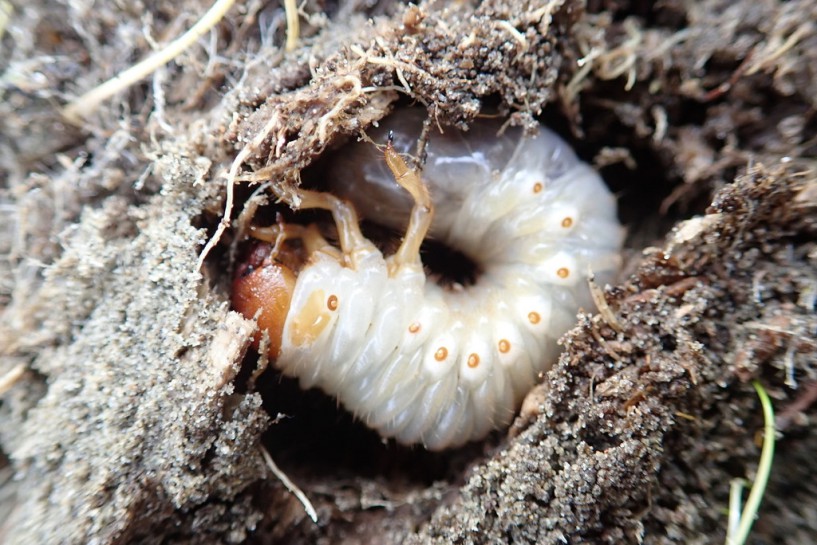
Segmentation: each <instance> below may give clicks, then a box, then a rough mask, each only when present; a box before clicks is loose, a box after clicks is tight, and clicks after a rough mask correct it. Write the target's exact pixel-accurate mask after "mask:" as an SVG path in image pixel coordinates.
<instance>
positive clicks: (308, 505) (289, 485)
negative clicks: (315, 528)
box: [260, 447, 318, 524]
mask: <svg viewBox="0 0 817 545" xmlns="http://www.w3.org/2000/svg"><path fill="white" fill-rule="evenodd" d="M260 448H261V455H262V456H264V460H265V461H266V462H267V466H268V467H269V468H270V471H272V472H273V473H274V474H275V476H276V477H278V480H279V481H281V482H282V483H283V484H284V486H285V487H286V489H287V490H289V491H290V492H291V493H292V494H293V495H294V496H295V497H296V498H298V501H300V502H301V504H302V505H303V506H304V510H305V511H306V514H307V515H309V518H310V519H312V522H314V523H315V524H317V523H318V513H317V512H316V511H315V508H314V507H312V502H310V501H309V498H307V497H306V494H304V493H303V491H302V490H301V489H300V488H298V487H297V486H295V483H293V482H292V481H290V480H289V477H287V476H286V473H284V472H283V471H281V469H280V468H279V467H278V466H277V465H276V464H275V462H274V461H273V459H272V456H270V453H269V452H267V449H265V448H264V447H260Z"/></svg>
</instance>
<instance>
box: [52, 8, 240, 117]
mask: <svg viewBox="0 0 817 545" xmlns="http://www.w3.org/2000/svg"><path fill="white" fill-rule="evenodd" d="M233 3H235V0H217V1H216V3H215V4H213V6H212V7H211V8H210V9H209V10H207V13H205V14H204V15H203V16H202V18H201V19H199V21H198V22H197V23H196V24H195V25H193V27H192V28H190V30H188V31H187V32H185V33H184V34H182V35H181V36H179V37H178V38H176V39H175V40H174V41H172V42H170V43H169V44H167V46H165V48H164V49H160V50H159V51H156V52H155V53H153V54H152V55H151V56H149V57H148V58H146V59H144V60H143V61H141V62H138V63H136V64H135V65H133V66H131V67H130V68H128V69H127V70H125V71H124V72H122V73H120V74H117V75H116V76H114V77H112V78H111V79H109V80H108V81H106V82H105V83H103V84H101V85H99V86H97V87H94V88H93V89H91V90H90V91H88V92H87V93H85V94H84V95H82V96H80V97H79V98H75V99H74V100H72V101H71V102H70V103H69V104H68V106H66V107H65V109H63V111H62V115H63V117H64V118H65V119H66V120H67V121H69V122H70V123H73V124H75V125H80V124H81V123H82V119H83V118H85V117H87V116H88V115H89V114H90V113H91V112H93V111H94V110H96V109H97V107H98V106H99V105H100V104H101V103H102V102H103V101H104V100H106V99H108V98H110V97H112V96H113V95H115V94H116V93H118V92H120V91H123V90H125V89H127V88H128V87H130V86H131V85H133V84H135V83H136V82H138V81H140V80H141V79H142V78H144V77H146V76H148V75H150V74H152V73H153V72H155V71H156V70H158V69H159V67H161V66H164V65H165V64H167V63H168V62H170V61H172V60H173V59H174V58H176V57H178V56H179V55H180V54H181V53H182V52H183V51H184V50H185V49H187V48H188V47H190V46H191V45H192V44H193V43H194V42H195V41H196V40H198V39H199V38H201V37H202V36H203V35H204V34H205V33H206V32H207V31H209V30H210V29H211V28H213V27H214V26H215V25H216V24H217V23H218V22H219V21H221V20H222V19H223V18H224V15H225V14H226V13H227V11H228V10H229V9H230V7H232V5H233Z"/></svg>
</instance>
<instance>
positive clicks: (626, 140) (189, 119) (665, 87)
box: [0, 0, 817, 544]
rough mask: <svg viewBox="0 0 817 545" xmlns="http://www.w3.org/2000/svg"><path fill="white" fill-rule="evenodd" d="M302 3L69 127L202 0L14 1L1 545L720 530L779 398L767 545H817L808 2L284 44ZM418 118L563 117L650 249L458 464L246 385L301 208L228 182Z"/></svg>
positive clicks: (566, 538) (405, 22) (346, 13)
mask: <svg viewBox="0 0 817 545" xmlns="http://www.w3.org/2000/svg"><path fill="white" fill-rule="evenodd" d="M282 6H283V4H282V3H278V2H264V1H260V0H259V1H256V0H249V1H247V2H243V3H239V5H237V6H233V7H232V8H231V9H230V10H229V11H228V12H227V14H226V15H225V17H224V18H223V20H221V21H220V22H219V23H218V24H217V25H216V26H215V27H214V29H213V30H212V31H210V32H209V33H207V34H205V36H204V37H202V38H201V39H199V40H198V41H196V42H195V43H194V44H193V45H192V46H190V47H188V48H187V49H185V50H184V52H183V53H181V55H179V56H178V57H177V58H176V59H175V60H174V61H172V62H171V63H169V64H167V65H164V66H162V67H160V68H159V69H158V70H156V71H155V72H153V73H152V74H151V75H150V76H149V77H147V78H145V79H142V80H140V81H138V82H137V83H135V84H134V85H131V86H129V87H128V88H127V89H126V90H124V91H122V92H120V93H117V94H116V95H115V96H113V97H111V98H109V99H107V100H105V101H103V102H102V103H100V104H99V105H98V107H95V108H91V107H90V106H88V104H87V103H86V104H85V106H88V107H87V108H86V109H84V110H83V112H82V119H81V120H80V121H79V123H78V125H77V124H73V123H71V122H69V121H68V120H67V119H66V118H65V117H64V110H63V108H64V107H65V106H66V105H67V104H69V103H71V101H72V100H75V99H77V97H80V96H81V95H83V93H85V92H86V91H88V90H90V89H92V88H94V87H96V86H97V85H99V84H101V83H102V82H103V81H105V80H107V79H108V78H110V77H112V76H114V75H115V74H118V73H120V72H121V71H122V70H124V69H126V68H128V67H129V66H131V65H133V64H134V63H136V62H138V61H139V60H141V59H143V58H145V57H147V56H148V55H149V54H150V53H151V51H153V50H154V49H156V48H158V47H160V45H159V44H165V43H168V42H170V41H172V40H173V39H174V38H175V37H177V36H179V35H180V34H181V33H182V32H183V31H184V30H185V29H187V28H189V27H190V26H192V25H193V24H194V22H195V21H196V20H197V19H198V18H199V17H200V16H201V14H203V13H204V12H205V11H206V10H207V9H209V7H210V6H209V4H207V3H206V2H201V1H200V0H184V1H180V2H173V3H167V2H139V1H137V2H125V3H96V4H93V5H92V4H89V3H82V2H75V1H68V2H49V1H46V0H38V1H33V2H27V3H26V4H25V7H23V6H22V4H20V5H18V4H17V3H9V2H8V1H6V0H0V74H2V76H0V97H2V100H0V119H2V120H3V121H2V123H0V173H2V178H0V216H2V219H0V312H1V313H2V319H1V320H0V396H2V397H1V398H0V399H2V401H1V402H0V403H1V404H0V521H2V522H0V541H2V542H4V543H14V544H16V543H66V544H68V543H94V544H106V543H160V542H161V543H242V542H246V543H294V544H297V543H348V544H359V543H504V542H519V543H557V542H559V543H647V544H667V543H693V544H694V543H701V544H708V543H724V542H725V540H726V528H727V524H728V515H727V513H728V503H729V495H730V485H731V483H732V481H733V479H748V480H749V481H751V480H752V479H753V478H754V476H755V473H756V471H757V467H758V460H759V457H760V445H761V443H762V440H763V435H762V430H763V424H764V421H763V414H762V411H761V408H760V402H759V400H758V396H757V394H756V393H755V390H754V388H753V385H752V382H753V381H757V382H758V383H760V384H762V386H763V387H764V388H765V390H766V391H767V392H768V393H769V395H770V396H771V397H772V402H773V405H774V407H775V409H776V414H777V419H776V426H777V444H776V452H775V457H774V462H773V466H772V471H771V480H770V482H769V486H768V489H767V491H766V494H765V495H764V497H763V501H762V504H761V508H760V512H759V516H758V519H757V521H756V522H755V524H754V528H753V531H752V534H751V536H750V538H749V542H750V543H780V544H798V543H813V542H814V536H815V535H817V481H815V480H814V479H813V475H814V474H815V471H817V468H815V464H816V463H817V461H815V458H814V457H813V453H814V452H815V451H817V433H815V427H814V426H813V425H811V420H812V419H813V418H814V415H815V403H814V402H815V400H817V342H816V341H815V338H817V176H816V175H815V172H817V171H816V170H815V168H816V167H817V162H815V157H817V121H816V120H815V111H816V110H817V24H815V22H814V21H817V4H815V3H814V2H813V1H811V0H800V1H797V0H792V1H785V2H784V1H782V0H781V1H773V0H751V1H750V0H738V1H730V2H724V1H721V0H703V1H700V2H686V3H682V2H639V1H632V2H628V1H626V0H595V1H594V0H590V1H588V2H581V1H578V0H551V1H540V2H535V1H530V2H519V1H516V0H489V1H486V2H482V3H480V4H478V5H472V3H470V2H466V1H463V2H451V3H448V2H421V3H419V4H418V5H417V6H413V5H410V4H403V3H398V2H393V1H388V0H383V1H380V2H378V1H376V0H375V1H357V0H348V1H345V2H339V3H338V2H331V1H325V2H324V1H319V0H307V1H306V2H304V3H302V4H301V7H300V8H299V13H300V32H299V36H298V43H297V47H295V48H294V49H292V50H289V51H287V50H285V48H284V43H285V41H286V32H287V25H286V16H285V11H284V8H283V7H282ZM410 104H415V105H420V106H422V107H425V108H426V109H427V110H428V112H429V114H430V115H431V117H432V119H433V120H435V121H436V122H437V123H439V124H440V125H441V126H448V127H452V126H453V128H450V129H449V130H455V129H456V130H464V129H467V127H468V125H469V123H470V122H471V121H472V120H473V119H474V118H475V117H476V116H477V115H498V116H502V117H504V118H507V119H508V120H509V123H511V124H515V125H522V126H525V127H527V128H529V129H531V130H533V128H534V127H535V123H536V121H539V120H541V121H543V122H545V123H547V124H548V125H549V126H551V127H553V128H554V129H555V130H557V131H558V132H559V133H560V134H562V135H563V136H564V137H566V138H567V139H568V140H570V141H571V143H572V144H574V145H575V147H576V149H577V152H578V153H579V155H580V156H582V157H583V158H584V159H585V160H588V161H591V162H593V163H594V164H595V165H596V166H597V167H598V168H599V170H600V172H601V174H602V175H603V177H604V178H605V180H606V181H607V182H608V184H609V185H610V187H611V188H612V189H613V190H614V191H615V192H616V193H617V194H618V195H619V197H620V199H619V201H620V216H621V218H622V220H623V221H624V223H625V225H626V226H627V229H628V233H629V234H628V240H627V250H626V253H625V261H626V266H625V269H624V271H623V272H622V274H621V276H620V278H619V279H618V281H617V285H615V286H608V287H607V288H606V290H605V291H604V295H603V297H602V298H601V299H602V300H600V301H599V309H585V310H587V311H593V312H597V314H595V315H591V314H587V313H581V314H580V316H579V319H578V324H577V326H576V328H574V329H573V330H572V331H570V332H569V333H568V334H567V335H566V336H565V337H564V339H563V341H562V342H563V344H564V348H565V351H564V353H563V355H562V357H561V359H560V360H559V362H558V363H557V364H556V365H555V366H554V368H553V369H552V370H551V371H550V372H549V373H548V374H547V376H545V377H543V383H542V384H541V385H540V386H538V387H537V388H536V389H535V390H534V391H533V392H531V394H530V395H529V396H528V399H527V400H526V402H525V404H524V406H523V408H522V411H521V414H520V416H519V417H518V418H517V420H516V422H515V423H514V425H513V427H512V428H511V430H510V431H508V432H497V433H495V434H493V435H492V436H491V437H489V438H488V439H487V440H485V441H484V442H481V443H477V444H471V445H468V446H466V447H464V448H462V449H458V450H455V451H447V452H442V453H429V452H426V451H424V450H423V449H421V448H406V447H401V446H398V445H395V444H393V443H391V442H386V441H383V440H381V439H380V438H379V437H377V436H376V435H375V434H374V433H373V432H371V431H370V430H368V429H367V428H365V426H364V425H363V424H361V423H359V422H356V421H355V420H354V418H352V416H350V415H349V414H347V413H345V412H344V411H343V410H342V409H340V408H338V406H337V404H336V402H335V400H333V399H331V398H329V397H327V396H325V395H324V394H322V393H320V392H314V391H309V392H301V391H300V390H299V389H298V388H297V385H296V384H294V383H293V382H291V381H289V380H285V379H282V378H281V377H279V376H277V375H276V374H275V372H274V370H268V371H267V372H266V373H264V374H262V375H260V376H256V375H257V373H256V372H255V371H256V368H257V366H263V365H264V364H265V362H264V361H263V360H261V359H259V358H258V356H257V355H256V354H255V353H254V351H253V350H251V349H250V347H249V344H250V340H251V337H252V335H253V327H254V326H253V323H252V322H250V321H247V320H245V319H243V318H241V317H240V316H239V315H237V314H236V313H234V312H232V311H231V310H230V308H229V287H230V279H231V275H232V269H233V268H234V265H235V255H236V251H237V249H238V246H239V243H240V242H241V240H242V239H243V232H242V231H243V228H244V227H245V226H246V220H247V218H248V217H249V216H251V215H253V213H257V214H259V215H262V216H263V215H266V217H268V218H269V217H272V218H274V216H275V214H276V212H281V213H289V212H288V211H287V210H285V209H284V208H283V207H281V206H280V205H276V204H275V203H273V202H271V200H270V199H267V198H265V197H264V193H258V192H256V193H254V191H255V190H257V189H258V187H259V186H258V185H253V184H251V183H247V182H240V181H237V179H238V178H241V179H246V178H251V177H253V176H255V177H257V178H259V179H261V178H263V179H265V180H267V179H269V180H273V181H274V183H277V184H282V185H281V187H291V186H292V185H294V184H299V183H301V180H302V179H303V180H307V181H308V180H313V182H311V183H316V184H318V185H320V179H321V178H326V177H327V176H331V175H332V172H331V171H330V170H329V169H327V168H326V166H325V161H324V158H325V157H327V156H328V155H330V154H332V153H338V150H340V152H341V153H342V149H343V146H344V144H346V143H347V142H349V141H350V140H352V139H354V138H356V137H357V136H358V135H359V134H360V132H361V130H365V129H366V128H367V127H369V126H370V125H372V124H373V123H375V122H376V121H377V120H379V119H381V118H383V117H385V116H386V115H387V114H388V113H389V112H390V111H392V110H393V109H395V108H402V107H406V106H408V105H410ZM236 158H238V160H236ZM253 173H254V174H253ZM236 174H237V175H238V177H236ZM315 180H317V181H315ZM233 181H236V183H235V184H233V183H231V182H233ZM262 191H263V190H262ZM229 193H232V194H231V195H230V196H229V197H228V194H229ZM225 208H226V209H227V213H226V216H225ZM242 211H244V213H243V214H241V213H242ZM223 217H226V218H228V219H231V220H232V221H231V222H230V225H228V224H227V222H226V221H224V220H223ZM208 242H209V243H208ZM262 450H265V451H266V452H268V453H269V454H270V457H271V459H272V460H274V463H275V464H277V466H270V465H269V463H267V462H265V457H264V455H263V454H262ZM271 467H276V470H277V474H276V472H273V471H272V470H271ZM282 474H283V475H285V476H282ZM287 477H288V479H289V480H290V481H291V484H290V485H289V486H288V485H287V483H286V479H287ZM293 485H294V486H295V487H297V488H298V489H300V491H301V492H302V494H303V495H304V496H305V497H306V498H307V499H308V500H309V501H310V502H311V505H312V506H313V507H314V509H315V513H316V522H314V521H313V520H311V518H310V517H309V516H308V515H307V512H306V510H305V508H304V505H303V504H302V503H301V501H300V499H299V498H298V496H297V495H296V494H294V493H292V492H291V491H290V490H289V488H293Z"/></svg>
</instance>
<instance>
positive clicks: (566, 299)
mask: <svg viewBox="0 0 817 545" xmlns="http://www.w3.org/2000/svg"><path fill="white" fill-rule="evenodd" d="M421 122H422V119H421V118H420V117H418V115H417V114H416V113H413V112H412V111H411V110H409V111H407V112H404V113H400V114H397V115H395V116H392V118H390V119H389V120H388V123H387V124H386V127H385V128H384V129H383V132H385V130H386V129H387V128H388V129H393V130H394V131H395V139H394V146H395V147H392V144H391V141H390V143H389V146H387V148H386V153H385V159H386V160H385V161H384V160H383V156H382V155H381V154H380V153H379V152H377V150H376V148H375V147H374V146H372V145H370V144H368V145H367V144H357V145H356V146H355V147H354V149H352V150H351V151H350V152H349V153H346V154H343V155H341V156H340V158H339V159H337V160H336V162H335V163H334V164H333V166H332V168H331V170H330V172H331V175H332V180H331V183H332V185H333V194H334V195H333V194H328V193H316V192H312V191H301V192H300V197H301V207H302V208H303V207H307V208H324V209H327V210H330V211H331V212H332V215H333V217H334V220H335V223H336V225H337V227H338V234H339V239H340V241H339V242H340V248H339V249H338V248H336V247H335V246H332V245H330V244H329V243H328V242H327V241H326V240H324V239H323V238H322V237H321V236H320V234H319V233H318V232H317V230H316V229H314V228H313V227H300V226H292V225H290V226H285V227H282V226H278V227H273V228H267V229H256V236H257V237H258V238H263V239H266V240H268V241H270V242H278V243H280V241H281V240H282V239H286V238H299V239H301V240H302V242H303V245H304V248H305V249H306V252H307V254H308V255H309V259H308V260H307V262H306V265H304V267H303V268H302V269H301V270H300V271H298V272H297V279H296V280H295V281H294V282H290V281H289V280H288V279H289V278H290V276H289V275H290V273H289V271H288V268H287V267H285V266H283V265H281V264H280V263H277V262H276V261H275V260H274V257H275V256H269V257H268V258H267V259H265V262H264V264H263V265H262V266H259V267H253V268H252V270H251V271H250V272H249V273H247V274H244V275H242V276H239V278H237V279H236V281H235V282H234V287H233V303H234V306H235V307H236V309H237V310H239V311H241V312H243V313H244V314H245V315H247V316H249V317H252V316H255V315H256V312H258V314H259V316H258V318H259V325H260V326H261V327H262V328H264V329H266V330H267V331H268V332H269V334H270V336H271V337H273V338H271V341H272V342H271V346H272V348H271V350H270V355H271V356H272V357H273V358H275V361H276V366H277V367H278V368H279V369H280V370H281V371H283V372H284V373H285V374H287V375H290V376H294V377H298V378H299V379H300V382H301V385H302V386H303V387H304V388H309V387H313V386H317V387H320V388H322V389H323V390H325V391H326V392H329V393H331V394H333V395H336V396H337V397H338V399H339V400H340V401H341V402H342V403H343V405H344V406H345V407H346V408H347V409H349V410H350V411H352V412H353V413H354V414H356V415H357V416H358V417H359V418H360V419H361V420H363V421H364V422H365V423H366V424H367V425H369V426H371V427H373V428H375V429H377V430H378V431H379V432H380V433H381V434H382V435H384V436H386V437H395V438H396V439H397V440H398V441H400V442H402V443H409V444H410V443H422V444H424V445H425V446H426V447H427V448H429V449H442V448H447V447H452V446H457V445H461V444H463V443H465V442H467V441H470V440H475V439H479V438H481V437H483V436H484V435H485V434H486V433H488V432H489V431H490V430H491V429H494V428H498V427H502V426H505V425H507V424H508V423H509V422H510V420H511V418H512V417H513V414H514V412H515V410H516V409H517V408H518V406H519V403H520V402H521V399H522V397H523V396H524V395H525V394H526V393H527V391H528V390H529V389H530V388H531V387H532V386H533V384H534V383H535V382H536V381H537V379H538V377H539V375H540V373H542V372H543V371H545V370H547V369H548V368H549V367H550V366H551V365H552V363H553V362H554V361H555V359H556V358H557V357H558V353H559V349H558V346H557V343H556V341H557V339H558V338H559V337H560V336H561V335H562V334H563V333H564V332H565V331H566V330H567V329H568V328H569V327H570V326H571V325H572V324H573V322H574V319H575V313H576V311H577V310H578V308H579V307H581V306H583V307H584V308H591V305H592V303H591V301H592V299H591V298H590V294H589V291H588V287H587V275H588V273H589V272H591V271H592V272H593V273H594V274H595V275H596V276H597V278H598V277H601V278H604V276H605V275H609V274H612V273H614V272H615V270H616V269H617V268H618V264H619V260H620V258H619V249H620V245H621V240H622V229H621V227H620V226H619V224H618V222H617V220H616V206H615V199H614V197H613V196H612V195H611V194H610V192H609V191H608V189H607V188H606V187H605V185H604V183H603V182H602V180H601V178H600V177H599V176H598V174H597V173H596V172H595V171H593V170H592V169H591V168H590V167H589V166H588V165H586V164H585V163H583V162H581V161H580V160H579V159H578V158H577V157H576V156H575V154H574V153H573V151H572V150H571V149H570V148H569V147H568V146H567V144H566V143H565V142H564V141H562V140H561V139H560V138H559V137H558V136H556V135H555V134H554V133H552V132H550V131H548V130H547V129H545V128H544V127H542V128H541V129H540V131H539V134H538V135H536V136H534V137H524V136H523V135H522V134H521V133H519V132H518V131H516V130H514V129H510V130H509V131H507V132H505V133H504V134H503V135H499V134H498V132H499V128H500V124H499V123H494V122H481V123H477V124H475V127H474V130H473V131H472V132H469V133H466V134H463V133H459V132H455V131H450V132H446V133H445V134H433V135H432V136H431V141H430V144H429V150H428V152H429V153H428V157H427V159H426V163H425V167H424V170H423V172H422V176H421V175H420V174H418V173H417V172H416V171H415V170H414V169H411V168H409V167H408V166H407V165H406V163H405V161H404V160H403V158H402V157H401V156H400V155H399V154H398V153H397V151H395V148H397V149H400V150H403V151H405V150H406V149H408V147H409V146H410V145H411V144H413V143H414V142H415V141H416V138H417V136H418V134H419V131H420V123H421ZM395 181H396V182H397V184H395ZM398 184H399V185H398ZM335 195H341V196H342V197H343V198H344V199H348V201H351V204H350V202H347V201H346V200H342V199H341V198H338V197H337V196H335ZM432 202H433V204H432ZM356 210H359V211H361V213H362V214H364V216H365V217H366V218H368V219H371V220H373V221H375V222H378V223H381V224H384V225H386V226H391V227H394V228H398V229H401V230H403V229H404V230H405V233H406V234H405V237H404V238H403V241H402V243H401V245H400V247H399V249H398V250H397V251H396V252H395V253H394V254H393V255H391V256H388V257H384V255H383V254H382V253H381V252H380V251H379V250H378V249H377V248H376V247H375V246H374V245H373V244H372V243H371V242H370V241H369V240H367V239H366V238H365V237H364V236H363V235H362V234H361V232H360V229H359V227H358V218H357V214H356ZM432 219H433V221H432ZM427 236H431V237H434V238H437V239H439V240H441V241H442V242H443V243H445V244H447V245H449V246H450V247H452V248H455V249H457V250H459V251H461V252H462V253H464V254H465V255H467V256H468V257H470V258H471V259H472V260H473V261H474V262H475V263H477V264H478V265H479V268H480V270H481V273H480V274H479V276H478V278H477V279H476V281H475V283H474V284H473V285H470V286H466V287H462V286H455V287H454V288H451V287H443V286H440V285H438V284H436V283H435V282H433V281H432V280H430V279H429V278H428V277H427V274H426V273H425V271H424V269H423V264H422V261H421V259H420V244H421V243H422V241H423V240H424V239H425V238H426V237H427ZM282 269H287V271H285V272H282ZM265 271H266V272H265ZM273 271H277V272H273ZM266 278H270V279H271V280H270V286H269V288H270V289H269V293H272V292H273V291H274V292H275V293H276V295H275V297H269V296H267V295H264V296H261V295H259V293H260V292H259V290H261V291H263V286H264V284H265V282H267V280H266ZM282 286H283V287H282ZM261 299H263V301H262V300H261ZM273 299H274V304H273V303H272V300H273ZM282 300H285V303H286V304H284V303H282ZM267 309H269V310H267ZM282 309H286V310H282ZM259 310H260V312H259ZM273 314H274V316H273Z"/></svg>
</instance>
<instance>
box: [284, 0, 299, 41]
mask: <svg viewBox="0 0 817 545" xmlns="http://www.w3.org/2000/svg"><path fill="white" fill-rule="evenodd" d="M284 10H285V11H286V15H287V45H286V50H287V51H294V50H295V48H296V47H298V36H299V35H300V33H301V25H300V22H299V21H298V6H297V4H296V3H295V0H284Z"/></svg>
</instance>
